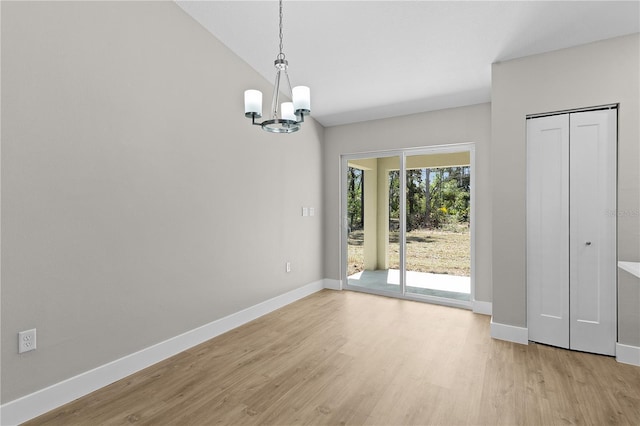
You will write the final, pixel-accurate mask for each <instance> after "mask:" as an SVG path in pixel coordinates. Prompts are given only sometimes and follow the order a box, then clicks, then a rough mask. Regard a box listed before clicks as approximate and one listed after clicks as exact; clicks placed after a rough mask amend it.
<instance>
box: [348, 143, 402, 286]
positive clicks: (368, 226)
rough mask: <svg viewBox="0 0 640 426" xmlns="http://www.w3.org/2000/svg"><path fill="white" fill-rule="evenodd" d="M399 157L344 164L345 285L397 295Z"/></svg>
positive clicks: (354, 160)
mask: <svg viewBox="0 0 640 426" xmlns="http://www.w3.org/2000/svg"><path fill="white" fill-rule="evenodd" d="M399 168H400V157H399V156H388V157H375V158H359V159H353V160H349V161H347V163H346V179H345V183H346V205H345V209H346V211H345V216H346V228H347V229H346V232H347V247H346V250H347V268H346V273H347V277H346V278H347V283H348V285H350V286H354V287H360V288H364V289H370V290H375V291H379V292H383V293H387V292H389V293H400V274H399V271H398V269H397V266H396V269H392V268H391V267H390V265H391V264H392V263H393V262H395V263H396V264H397V262H398V260H397V259H398V231H399V229H400V214H399V210H398V207H399V182H398V178H399V176H398V170H399Z"/></svg>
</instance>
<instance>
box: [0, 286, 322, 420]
mask: <svg viewBox="0 0 640 426" xmlns="http://www.w3.org/2000/svg"><path fill="white" fill-rule="evenodd" d="M323 288H324V280H319V281H315V282H312V283H310V284H307V285H304V286H302V287H299V288H297V289H295V290H291V291H289V292H287V293H284V294H281V295H280V296H276V297H274V298H272V299H269V300H265V301H264V302H261V303H258V304H257V305H254V306H251V307H249V308H246V309H243V310H241V311H239V312H236V313H234V314H231V315H229V316H226V317H224V318H220V319H218V320H216V321H213V322H210V323H209V324H205V325H203V326H201V327H198V328H195V329H193V330H190V331H187V332H185V333H183V334H180V335H178V336H175V337H172V338H170V339H168V340H165V341H164V342H160V343H158V344H156V345H153V346H150V347H148V348H145V349H142V350H141V351H138V352H135V353H132V354H130V355H127V356H125V357H123V358H120V359H117V360H115V361H112V362H110V363H108V364H105V365H102V366H100V367H97V368H94V369H93V370H90V371H87V372H84V373H81V374H79V375H77V376H75V377H71V378H69V379H67V380H64V381H62V382H60V383H56V384H54V385H52V386H49V387H47V388H44V389H41V390H39V391H36V392H34V393H32V394H29V395H26V396H23V397H22V398H19V399H16V400H14V401H11V402H8V403H6V404H4V405H2V406H1V407H0V419H1V421H2V425H16V424H19V423H23V422H26V421H27V420H30V419H33V418H35V417H37V416H39V415H41V414H44V413H46V412H48V411H51V410H53V409H55V408H57V407H60V406H62V405H64V404H66V403H68V402H71V401H73V400H75V399H77V398H80V397H82V396H84V395H87V394H89V393H91V392H93V391H95V390H97V389H100V388H102V387H104V386H107V385H109V384H111V383H113V382H115V381H117V380H120V379H122V378H124V377H127V376H129V375H131V374H133V373H135V372H138V371H140V370H142V369H144V368H147V367H149V366H151V365H153V364H156V363H158V362H160V361H162V360H164V359H167V358H169V357H171V356H173V355H176V354H178V353H180V352H183V351H185V350H187V349H189V348H192V347H194V346H196V345H199V344H200V343H203V342H206V341H207V340H210V339H212V338H214V337H216V336H218V335H220V334H222V333H226V332H227V331H229V330H232V329H234V328H236V327H239V326H241V325H243V324H246V323H248V322H249V321H252V320H254V319H256V318H259V317H261V316H263V315H265V314H268V313H269V312H272V311H275V310H276V309H279V308H281V307H283V306H286V305H288V304H290V303H292V302H295V301H296V300H299V299H302V298H303V297H306V296H309V295H310V294H313V293H315V292H318V291H320V290H322V289H323Z"/></svg>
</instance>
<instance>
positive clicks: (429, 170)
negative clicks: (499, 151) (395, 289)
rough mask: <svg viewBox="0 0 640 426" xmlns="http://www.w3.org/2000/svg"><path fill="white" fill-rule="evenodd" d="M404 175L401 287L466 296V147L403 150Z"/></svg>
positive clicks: (468, 163)
mask: <svg viewBox="0 0 640 426" xmlns="http://www.w3.org/2000/svg"><path fill="white" fill-rule="evenodd" d="M405 175H406V206H407V207H406V221H405V224H406V226H405V230H406V233H405V259H406V260H405V269H406V274H405V277H406V281H405V283H406V292H407V293H408V294H415V295H423V296H432V297H441V298H446V299H455V300H464V301H469V300H470V296H471V229H470V216H471V214H470V213H471V192H470V191H471V159H470V153H469V151H464V152H455V153H442V154H426V155H411V156H407V157H406V167H405Z"/></svg>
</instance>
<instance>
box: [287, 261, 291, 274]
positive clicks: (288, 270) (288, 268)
mask: <svg viewBox="0 0 640 426" xmlns="http://www.w3.org/2000/svg"><path fill="white" fill-rule="evenodd" d="M287 272H291V262H287Z"/></svg>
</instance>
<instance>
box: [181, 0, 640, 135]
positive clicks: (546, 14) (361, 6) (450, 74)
mask: <svg viewBox="0 0 640 426" xmlns="http://www.w3.org/2000/svg"><path fill="white" fill-rule="evenodd" d="M176 3H177V4H178V5H179V6H180V7H182V8H183V9H184V10H185V11H186V12H187V13H188V14H190V15H191V16H192V17H193V18H194V19H195V20H196V21H198V22H199V23H200V24H202V25H203V26H204V27H205V28H207V29H208V30H209V31H210V32H211V33H212V34H213V35H214V36H215V37H217V38H218V39H219V40H220V41H222V42H223V43H224V44H225V45H226V46H228V47H229V48H230V49H231V50H232V51H234V52H235V53H236V54H237V55H238V56H240V57H241V58H242V59H244V60H245V61H246V62H247V63H248V64H249V65H251V66H252V67H253V68H254V69H255V70H256V71H258V72H259V73H260V74H261V75H263V76H264V77H265V78H266V79H268V80H269V81H271V80H272V79H273V78H274V75H275V70H274V68H273V60H274V59H275V57H276V54H277V53H278V43H279V40H278V2H277V1H274V0H268V1H177V2H176ZM636 32H640V2H639V1H619V2H618V1H548V2H547V1H513V2H509V1H397V0H396V1H302V0H300V1H285V2H284V53H285V54H286V55H287V59H288V60H289V74H290V76H291V80H292V84H293V85H294V86H295V85H300V84H302V85H306V86H309V87H311V91H312V92H311V95H312V115H313V116H314V118H316V120H318V121H319V122H320V123H321V124H323V125H325V126H334V125H339V124H345V123H351V122H357V121H364V120H372V119H377V118H384V117H392V116H397V115H405V114H411V113H416V112H423V111H429V110H435V109H443V108H449V107H455V106H462V105H471V104H476V103H481V102H488V101H490V97H491V64H492V63H494V62H499V61H504V60H508V59H514V58H518V57H523V56H528V55H532V54H536V53H543V52H548V51H552V50H557V49H562V48H566V47H571V46H576V45H579V44H584V43H589V42H593V41H597V40H602V39H607V38H612V37H616V36H620V35H625V34H631V33H636ZM612 66H615V64H612ZM523 84H525V83H524V82H523ZM239 96H241V95H239ZM265 96H270V94H265Z"/></svg>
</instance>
